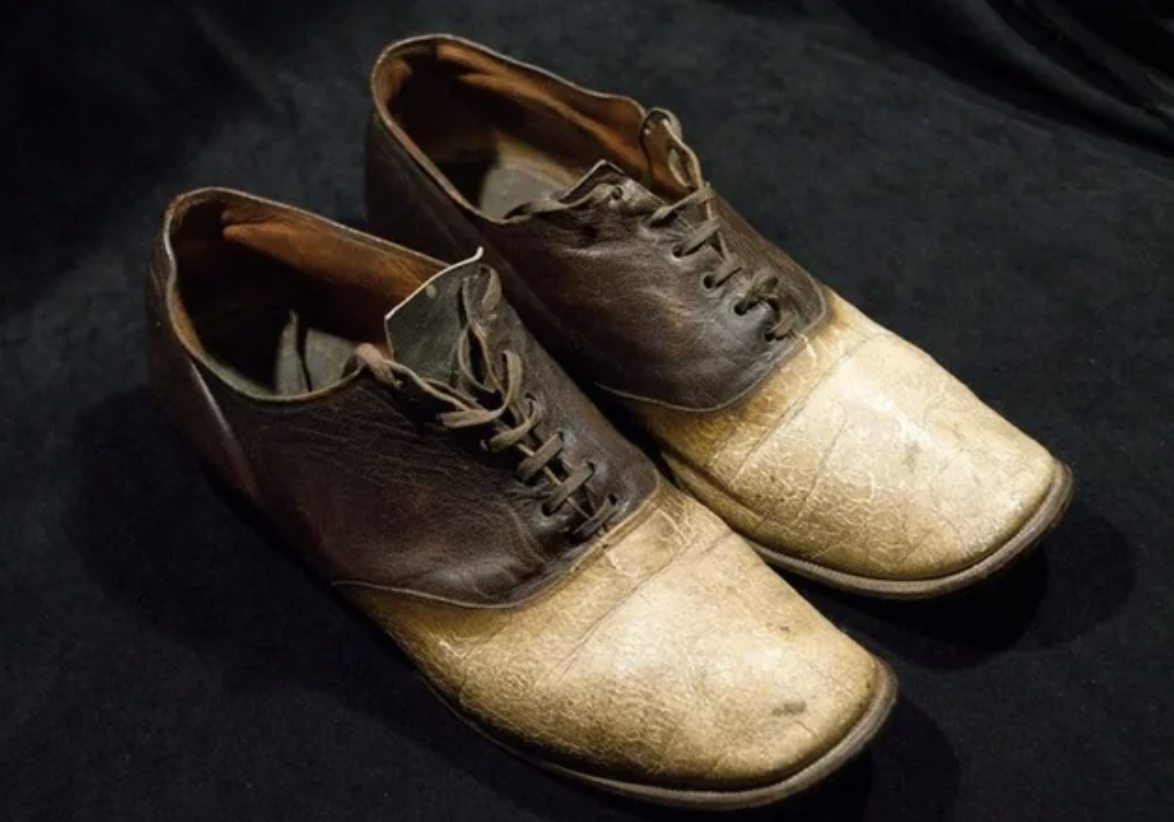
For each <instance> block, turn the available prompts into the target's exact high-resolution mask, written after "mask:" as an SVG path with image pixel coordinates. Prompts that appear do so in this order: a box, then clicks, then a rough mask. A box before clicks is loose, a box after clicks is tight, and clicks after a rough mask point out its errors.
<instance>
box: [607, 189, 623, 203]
mask: <svg viewBox="0 0 1174 822" xmlns="http://www.w3.org/2000/svg"><path fill="white" fill-rule="evenodd" d="M607 196H608V199H610V200H611V201H612V202H613V203H618V202H620V201H621V200H623V199H624V189H623V187H622V186H612V189H611V191H609V192H608V195H607Z"/></svg>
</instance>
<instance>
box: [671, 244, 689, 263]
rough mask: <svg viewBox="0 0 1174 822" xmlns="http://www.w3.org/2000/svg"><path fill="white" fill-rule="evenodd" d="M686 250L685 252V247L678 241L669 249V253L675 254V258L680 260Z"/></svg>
mask: <svg viewBox="0 0 1174 822" xmlns="http://www.w3.org/2000/svg"><path fill="white" fill-rule="evenodd" d="M684 252H685V249H684V248H682V247H681V244H680V243H677V244H676V245H674V246H673V247H672V248H670V249H669V254H672V255H673V259H674V260H679V259H681V258H682V257H684V256H685V253H684Z"/></svg>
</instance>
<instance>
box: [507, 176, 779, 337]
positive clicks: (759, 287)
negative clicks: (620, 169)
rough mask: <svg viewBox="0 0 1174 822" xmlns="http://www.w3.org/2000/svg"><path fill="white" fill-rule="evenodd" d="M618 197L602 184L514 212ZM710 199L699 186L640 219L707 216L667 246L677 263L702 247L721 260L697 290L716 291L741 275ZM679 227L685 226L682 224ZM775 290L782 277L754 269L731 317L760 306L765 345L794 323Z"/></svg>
mask: <svg viewBox="0 0 1174 822" xmlns="http://www.w3.org/2000/svg"><path fill="white" fill-rule="evenodd" d="M623 196H624V192H623V189H622V188H621V187H620V186H619V185H617V184H614V183H613V184H605V185H600V186H597V187H596V188H594V189H592V190H591V192H589V193H588V194H587V195H586V196H584V197H581V198H579V199H577V200H573V201H570V202H563V201H560V200H555V199H551V198H544V199H541V200H537V201H535V202H532V203H527V204H526V205H524V206H522V207H520V208H519V209H517V210H516V211H515V213H519V214H520V213H529V214H543V213H549V212H554V211H565V210H568V209H572V208H579V207H584V206H598V205H600V204H602V203H605V202H607V201H609V200H612V201H618V200H620V199H622V198H623ZM716 196H717V192H715V191H714V190H713V188H712V187H711V186H710V185H709V183H701V184H700V185H698V186H697V187H696V188H695V189H694V190H693V191H692V192H690V193H689V194H686V195H685V196H684V197H681V198H680V199H679V200H677V201H676V202H673V203H669V204H666V205H663V206H660V207H659V208H657V209H656V210H654V211H653V212H651V213H650V214H649V215H648V216H647V217H646V218H645V223H646V225H648V226H649V227H652V228H659V227H663V226H667V225H668V224H669V223H671V222H672V221H673V219H674V218H675V217H677V216H679V215H680V216H681V217H682V219H683V220H684V219H685V218H684V214H685V213H686V212H688V211H689V210H690V209H695V210H696V211H699V212H700V213H702V214H710V216H708V217H706V218H705V219H703V220H701V221H700V222H697V223H696V224H693V225H691V226H690V230H689V233H688V234H686V235H685V236H684V237H683V238H681V240H680V241H679V242H677V243H676V244H675V245H674V246H673V247H672V252H671V253H672V254H673V256H674V257H676V258H678V259H680V258H683V257H688V256H690V255H692V254H696V253H697V252H698V251H700V250H701V249H702V248H704V247H705V246H707V245H708V246H710V247H712V248H713V249H714V250H715V251H716V252H717V254H718V255H719V256H720V257H721V264H720V265H719V266H718V268H717V270H715V271H710V272H708V273H706V274H705V275H704V276H703V277H702V278H701V285H702V286H703V287H704V288H706V289H715V288H722V287H723V286H725V285H726V284H727V283H729V282H730V281H731V280H733V279H734V278H735V277H736V276H737V275H738V274H740V273H742V272H743V271H744V270H745V266H744V265H743V263H742V260H741V258H740V257H738V255H737V254H735V253H734V252H733V251H732V250H731V249H730V247H729V245H728V243H726V242H725V240H724V238H723V237H722V222H721V218H720V217H718V216H717V215H716V214H713V213H712V212H710V211H708V210H707V209H706V208H705V206H706V205H708V204H709V203H710V202H711V201H712V200H713V199H714V197H716ZM685 222H686V223H689V221H688V220H685ZM781 286H782V278H781V277H780V276H779V274H778V273H777V272H775V271H772V270H771V269H769V268H766V267H763V268H760V269H758V270H757V271H755V272H754V273H753V274H752V275H750V278H749V282H748V284H747V286H746V290H745V291H744V292H743V293H742V295H741V296H740V297H739V298H738V300H737V301H736V302H735V303H734V312H735V313H737V314H738V315H739V316H741V315H744V314H746V312H748V311H749V310H750V309H751V308H753V307H754V306H756V305H762V304H765V305H767V306H769V307H770V309H771V314H772V319H773V322H772V323H771V325H770V326H769V327H768V328H767V329H766V330H765V332H764V335H765V337H766V339H767V340H772V341H773V340H781V339H783V338H784V337H786V336H787V335H788V334H790V333H791V331H793V330H794V329H795V327H796V326H797V325H798V324H799V315H798V313H797V312H796V310H795V308H794V306H793V305H792V304H791V303H790V302H789V301H788V300H787V299H786V298H785V297H784V295H783V294H782V289H781Z"/></svg>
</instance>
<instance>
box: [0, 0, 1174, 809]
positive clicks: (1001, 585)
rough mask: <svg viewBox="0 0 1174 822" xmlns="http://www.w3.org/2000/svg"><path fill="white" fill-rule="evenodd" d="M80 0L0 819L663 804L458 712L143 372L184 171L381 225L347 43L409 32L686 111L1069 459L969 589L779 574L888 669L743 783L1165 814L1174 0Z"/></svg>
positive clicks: (45, 40) (60, 154)
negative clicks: (550, 758)
mask: <svg viewBox="0 0 1174 822" xmlns="http://www.w3.org/2000/svg"><path fill="white" fill-rule="evenodd" d="M98 5H99V4H89V3H85V2H80V0H79V1H78V2H42V3H39V4H23V5H22V6H21V7H19V8H14V9H8V10H7V11H6V12H5V15H6V17H7V18H8V19H7V20H5V21H4V23H5V25H4V34H3V55H2V57H0V65H2V67H3V80H2V82H3V94H4V97H3V99H2V100H0V103H2V105H0V118H2V120H0V121H2V122H3V124H4V128H3V134H4V141H5V142H4V151H3V159H2V161H0V186H2V190H3V191H4V194H5V205H4V235H3V241H2V245H0V272H2V274H0V346H2V351H3V354H2V365H3V367H2V368H0V420H2V423H3V424H2V428H0V438H2V439H0V442H2V444H3V449H2V452H0V456H2V459H3V462H2V466H3V471H2V472H0V505H2V509H0V536H2V542H0V819H4V820H13V821H14V822H15V821H16V820H20V821H21V822H23V821H24V820H67V819H85V820H124V819H125V820H139V819H144V820H155V819H170V820H176V821H177V822H178V820H245V819H250V820H251V819H266V820H289V821H290V822H293V821H294V820H311V819H312V820H326V819H345V820H367V819H371V820H376V819H378V820H386V819H470V820H493V819H501V820H524V819H557V820H592V822H598V820H604V819H607V820H622V819H668V818H676V817H677V814H675V813H673V812H670V811H661V810H655V809H649V808H645V807H643V806H639V805H636V804H632V803H628V802H624V801H619V800H614V799H610V798H607V797H605V796H602V795H599V794H595V793H591V792H588V791H585V790H580V789H578V788H575V787H572V786H570V785H568V784H565V783H563V782H560V781H558V780H556V779H553V778H551V777H549V776H546V775H544V774H542V773H540V772H538V771H535V770H533V769H532V768H530V767H528V766H526V765H524V764H522V763H520V762H517V761H515V760H514V759H512V758H510V757H509V756H507V755H505V754H503V753H502V752H500V751H499V750H497V749H495V748H494V747H492V746H490V745H489V744H488V743H486V742H484V741H483V740H482V739H480V738H479V737H477V736H475V735H474V734H472V733H470V732H469V731H468V730H467V729H466V728H465V727H464V726H462V725H461V724H460V723H458V722H457V721H455V720H454V719H453V718H452V717H451V716H450V715H449V714H448V712H447V711H446V710H445V709H444V708H443V707H442V706H440V705H439V704H438V703H437V702H436V701H435V700H434V699H433V697H432V696H431V695H430V693H429V691H428V690H427V689H426V688H425V686H424V685H423V684H422V683H421V682H420V681H419V680H418V679H417V678H416V676H415V675H414V674H413V672H412V670H411V668H410V666H409V665H408V664H407V663H406V661H405V660H404V659H403V657H402V656H401V655H400V654H399V653H398V652H397V651H395V650H394V648H392V647H391V645H390V643H389V642H387V641H385V640H384V639H382V638H381V637H380V636H378V635H377V634H376V632H374V631H373V630H371V629H370V628H368V627H366V626H365V625H364V624H362V623H361V622H360V621H359V620H358V619H357V618H355V617H353V616H352V615H351V614H350V613H349V612H348V611H347V610H346V609H345V608H343V607H341V606H340V605H339V604H338V603H337V602H336V601H335V600H334V599H332V598H331V597H330V596H329V595H328V594H327V593H326V592H325V591H324V589H323V588H322V586H320V585H319V584H317V583H315V582H314V581H313V580H312V579H311V578H310V577H309V576H308V575H307V574H306V573H305V572H303V570H302V569H301V568H300V567H299V566H298V565H296V564H294V563H292V562H290V561H289V560H288V559H287V558H286V557H285V555H284V554H283V553H282V551H281V550H279V549H278V548H277V547H276V546H275V545H274V544H273V543H272V542H271V541H270V540H269V539H268V538H267V537H266V536H265V534H264V532H263V531H262V530H259V529H258V528H256V527H255V526H254V525H253V524H252V523H250V522H249V521H248V519H247V518H244V517H242V516H241V514H240V512H238V511H236V510H234V509H233V507H232V506H231V505H230V504H229V503H228V502H227V501H226V500H225V499H224V498H222V497H221V496H220V495H219V494H218V493H217V492H216V491H215V490H214V489H213V488H212V487H211V486H210V485H209V483H208V482H207V481H206V479H205V477H204V476H203V475H202V473H201V470H200V468H199V466H198V464H197V462H196V461H195V460H194V459H193V457H192V456H191V455H190V454H189V453H188V452H187V450H186V449H185V448H184V447H183V446H182V445H181V444H180V443H179V442H178V440H177V439H175V437H174V436H173V435H172V433H171V431H170V429H169V428H168V427H167V425H166V423H165V421H164V419H163V417H162V415H161V414H160V412H159V411H158V410H157V409H156V408H155V407H154V405H153V404H152V402H151V400H150V398H149V396H148V394H147V392H146V390H145V388H144V370H143V351H142V333H141V332H142V319H141V308H140V302H141V301H140V294H141V288H142V284H143V279H144V271H145V264H146V259H147V253H148V248H149V244H150V239H151V235H152V232H153V231H154V230H155V227H156V223H157V220H158V217H159V214H160V212H161V210H162V208H163V206H164V204H165V203H166V201H167V200H168V199H169V197H170V196H172V195H173V194H174V193H176V192H178V191H180V190H182V189H184V188H190V187H194V186H198V185H205V184H225V185H232V186H236V187H240V188H244V189H248V190H251V191H255V192H258V193H261V194H264V195H267V196H271V197H275V198H278V199H283V200H287V201H290V202H293V203H295V204H298V205H302V206H305V207H309V208H312V209H315V210H318V211H321V212H324V213H326V214H328V215H331V216H334V217H336V218H340V219H343V220H345V221H349V222H351V223H354V224H360V225H361V224H362V221H363V215H362V211H361V203H362V192H361V158H362V152H361V133H362V126H363V122H364V117H365V113H366V105H367V103H366V99H365V78H366V72H367V68H368V66H369V64H370V62H371V60H372V59H373V58H374V56H375V55H376V54H377V52H378V50H379V48H380V47H381V46H382V45H383V44H384V43H385V42H387V41H389V40H391V39H394V38H397V37H401V36H405V35H408V34H413V33H419V32H423V31H429V30H449V31H453V32H456V33H460V34H463V35H465V36H469V37H472V38H475V39H479V40H482V41H485V42H487V43H489V44H490V45H493V46H495V47H498V48H501V49H504V50H506V51H507V52H509V53H511V54H513V55H516V56H518V57H520V58H523V59H527V60H531V61H536V62H539V63H541V64H544V65H546V66H549V67H550V68H552V69H554V70H556V71H559V72H561V73H564V74H567V75H569V76H571V77H572V78H575V79H576V80H578V81H580V82H583V83H585V84H587V85H590V86H594V87H599V88H606V89H613V90H622V91H624V92H627V93H629V94H631V95H633V96H635V97H637V98H639V99H641V100H643V101H645V102H647V103H650V104H656V105H662V106H666V107H669V108H671V109H673V110H675V111H676V112H677V113H678V114H679V115H680V117H681V119H682V121H683V122H684V124H685V129H686V136H687V138H688V139H689V140H690V142H691V144H692V145H693V146H694V147H695V148H696V149H697V150H698V152H699V153H700V155H701V156H702V158H703V160H704V163H705V169H706V171H707V172H708V174H709V176H710V177H711V178H712V180H713V181H714V182H715V184H716V185H717V186H718V187H719V188H720V190H721V191H722V192H723V193H724V194H725V195H726V197H727V198H729V199H730V200H732V201H733V202H735V203H736V204H738V205H739V206H740V207H741V208H742V210H743V211H744V212H745V213H746V214H747V216H749V217H750V218H751V219H752V220H753V221H754V222H755V223H756V224H757V225H758V226H759V227H760V228H762V229H763V230H764V231H765V233H767V234H768V235H769V236H772V237H773V238H775V239H777V240H778V241H780V242H781V243H782V244H784V245H785V246H786V247H787V248H789V249H790V250H791V251H792V252H793V253H794V255H795V256H796V257H797V258H798V259H800V260H801V261H803V262H804V263H806V264H807V265H808V266H809V267H810V268H811V269H813V270H814V271H815V272H817V274H818V275H819V276H821V277H822V278H823V279H824V280H826V281H827V282H828V283H830V284H831V285H833V286H834V287H835V288H837V289H839V290H840V291H841V292H842V293H843V294H844V295H846V296H847V297H848V298H849V299H850V300H852V301H853V302H855V303H857V304H858V305H859V306H860V307H861V308H863V309H864V310H865V311H867V312H868V313H869V314H871V315H872V316H873V317H875V318H876V319H878V320H880V321H881V322H883V323H885V324H887V325H889V326H891V327H893V328H894V329H896V330H898V331H899V332H901V333H902V334H904V335H906V336H907V337H909V338H910V339H911V340H913V341H914V342H915V343H918V344H919V345H921V346H923V347H924V348H926V349H928V350H929V351H930V352H932V353H933V354H934V355H935V356H936V357H937V358H938V359H939V360H941V361H942V362H943V363H944V364H945V365H946V366H947V367H949V368H950V369H951V370H953V371H954V372H955V373H956V374H958V375H959V376H960V377H961V378H962V379H964V380H965V381H966V382H967V383H969V384H970V385H971V386H972V387H973V388H974V389H975V390H976V391H977V392H978V393H979V394H980V395H981V396H983V397H984V398H985V399H987V400H988V401H989V402H990V403H991V404H992V405H993V406H994V407H995V408H997V409H998V410H1000V411H1001V412H1003V413H1004V414H1006V415H1007V416H1008V417H1010V418H1011V419H1012V420H1014V421H1015V422H1017V423H1018V424H1020V425H1021V426H1022V427H1024V428H1025V429H1026V430H1028V431H1030V432H1032V433H1033V434H1035V435H1036V436H1037V437H1038V438H1039V439H1041V440H1042V441H1043V442H1044V443H1046V444H1047V445H1048V446H1049V447H1051V448H1052V449H1053V450H1054V451H1055V452H1056V453H1058V454H1060V455H1062V456H1063V457H1065V458H1066V459H1067V460H1069V461H1070V462H1071V463H1072V465H1073V466H1074V467H1075V470H1076V474H1077V478H1078V490H1077V497H1076V501H1075V503H1074V505H1073V507H1072V509H1071V511H1070V513H1069V515H1068V517H1067V519H1066V520H1065V522H1064V524H1063V525H1062V526H1061V527H1060V529H1059V530H1058V531H1057V532H1056V533H1055V534H1054V535H1053V536H1052V537H1051V539H1049V540H1048V542H1047V545H1046V548H1045V549H1044V550H1043V551H1042V552H1041V553H1039V554H1037V555H1035V556H1034V557H1033V558H1032V559H1030V560H1029V561H1028V562H1027V563H1026V564H1025V565H1023V566H1022V567H1019V568H1018V569H1017V570H1016V571H1015V572H1014V573H1013V574H1011V575H1010V576H1008V577H1006V578H1004V579H1003V580H1000V581H998V582H997V583H994V584H991V585H988V586H986V587H985V588H983V589H981V590H979V591H977V592H975V593H973V594H971V595H968V596H964V597H961V598H958V599H955V600H950V601H945V602H939V603H922V604H885V603H877V602H870V601H865V600H861V599H857V598H854V597H850V596H841V595H835V594H832V593H829V592H827V591H824V590H821V589H819V588H818V587H816V586H812V585H802V586H801V587H802V588H803V590H804V591H805V592H807V593H808V594H809V595H810V596H811V598H812V599H813V600H814V601H815V602H816V603H817V604H818V605H819V606H820V607H821V608H823V609H824V610H825V612H826V613H828V614H829V615H830V616H831V617H832V618H833V619H834V620H835V621H836V622H837V623H839V624H841V625H842V626H843V627H844V628H845V629H846V630H847V631H849V632H850V633H851V634H853V635H854V636H855V637H857V638H858V639H859V640H860V641H861V642H863V643H865V644H866V645H867V646H869V647H870V648H872V649H873V650H875V651H876V652H877V653H878V654H880V655H882V656H884V657H885V658H886V659H888V660H889V661H890V662H892V663H893V664H894V666H895V667H896V669H897V671H898V673H899V675H900V677H901V682H902V687H903V697H902V700H901V702H900V705H899V707H898V708H897V710H896V713H895V715H894V717H893V720H892V723H891V725H890V726H889V728H888V729H887V731H886V732H885V733H884V734H883V736H882V737H881V738H880V739H879V740H878V741H877V744H876V745H875V746H874V747H873V748H872V750H871V751H870V753H869V754H868V755H867V756H865V757H864V758H863V759H861V760H860V761H859V762H857V763H855V764H854V765H852V766H851V767H849V768H848V769H847V770H845V771H844V772H843V773H842V774H840V775H839V776H838V777H837V778H835V779H833V780H832V781H831V782H829V783H827V784H826V785H825V786H824V787H822V788H821V789H819V790H817V791H816V792H815V793H813V794H811V795H809V796H806V797H804V798H801V799H799V800H797V801H794V802H791V803H789V804H787V805H784V806H782V807H780V808H774V809H767V810H763V811H759V812H757V813H756V814H750V816H753V817H755V818H762V819H767V818H787V819H795V820H864V819H867V820H903V821H904V822H918V821H919V820H937V819H957V820H1052V819H1056V820H1084V819H1096V820H1169V819H1171V818H1174V785H1172V780H1174V767H1172V765H1171V759H1172V757H1174V716H1172V711H1171V709H1170V700H1171V693H1172V691H1174V664H1172V663H1174V632H1172V630H1171V618H1172V616H1174V598H1172V597H1171V596H1170V595H1169V590H1170V587H1171V576H1172V574H1174V556H1172V553H1174V544H1172V541H1174V527H1172V526H1174V504H1172V503H1171V499H1170V495H1171V488H1172V487H1174V453H1172V450H1174V449H1172V448H1171V443H1172V439H1174V419H1172V413H1171V410H1172V408H1174V377H1172V369H1174V345H1172V343H1171V336H1172V334H1174V283H1172V282H1171V279H1170V272H1171V269H1172V268H1174V245H1172V242H1171V236H1170V231H1169V229H1170V220H1171V216H1172V215H1174V178H1172V175H1171V168H1172V166H1171V161H1170V158H1169V151H1170V147H1171V146H1174V140H1172V139H1171V133H1172V132H1171V131H1170V129H1169V127H1168V126H1167V125H1166V121H1165V120H1164V119H1163V116H1164V108H1163V107H1164V106H1165V105H1166V102H1165V97H1164V96H1163V94H1164V92H1163V91H1162V89H1163V88H1167V87H1168V84H1167V85H1164V84H1165V83H1166V78H1167V75H1164V74H1163V73H1162V72H1163V68H1162V65H1161V64H1162V62H1163V60H1165V61H1166V66H1167V67H1168V65H1169V63H1168V59H1169V55H1170V53H1171V52H1170V51H1168V50H1165V51H1163V50H1162V49H1161V48H1158V47H1157V46H1159V45H1160V44H1161V42H1167V41H1158V40H1155V41H1153V42H1149V43H1148V46H1147V48H1148V51H1147V50H1146V49H1143V48H1141V46H1138V47H1137V48H1136V49H1133V50H1130V48H1129V42H1130V39H1129V38H1130V37H1131V36H1133V35H1131V32H1133V33H1134V34H1136V31H1138V29H1137V25H1140V24H1139V23H1138V21H1139V20H1142V17H1144V15H1146V14H1148V15H1150V17H1147V18H1145V20H1149V21H1150V22H1154V21H1162V20H1163V18H1162V16H1161V14H1162V7H1165V9H1166V12H1167V13H1168V12H1169V6H1168V5H1167V4H1165V3H1156V2H1143V0H1130V2H1129V3H1126V4H1125V5H1127V6H1129V9H1130V12H1131V14H1132V16H1127V15H1124V14H1123V15H1121V16H1120V17H1114V16H1113V15H1112V14H1110V13H1109V11H1108V10H1110V9H1111V7H1110V6H1109V5H1106V4H1105V3H1097V2H1093V0H1089V2H1087V3H1084V4H1082V5H1081V4H1077V6H1074V5H1073V4H1071V3H1069V4H1064V3H1061V2H1058V1H1056V0H1054V1H1053V2H1049V3H1042V2H1010V1H1009V0H1008V2H990V3H985V2H979V0H949V2H945V0H940V1H939V2H934V3H930V2H920V3H915V2H912V0H910V1H909V2H894V0H884V2H882V1H881V0H876V1H875V2H865V1H864V0H860V2H848V1H847V0H845V2H841V3H833V2H817V0H807V1H806V2H801V0H791V2H783V1H782V0H779V2H750V0H720V1H719V2H706V1H705V0H606V1H603V0H601V1H600V2H578V3H571V2H554V1H553V0H546V2H543V0H498V1H497V2H485V0H480V1H479V2H474V0H466V2H451V3H439V2H424V0H419V1H418V2H395V1H394V0H385V2H382V3H378V4H376V3H359V2H353V1H352V0H340V1H339V2H323V0H317V1H316V2H310V0H286V2H283V3H277V2H273V3H268V4H259V3H243V2H228V1H227V0H204V2H178V1H177V0H156V2H146V0H142V1H141V2H139V1H138V0H134V1H128V2H123V3H121V4H114V6H112V7H111V6H110V5H109V4H101V5H104V6H106V8H104V9H103V10H99V9H98ZM1139 14H1140V15H1142V17H1139V16H1138V15H1139ZM1049 15H1050V16H1049ZM1106 19H1110V20H1114V21H1115V22H1116V25H1108V24H1106V23H1105V22H1104V21H1105V20H1106ZM1057 21H1059V22H1057ZM1098 21H1099V22H1098ZM1164 22H1165V23H1166V24H1169V19H1164ZM1131 26H1133V28H1130V27H1131ZM1158 30H1159V29H1158V28H1154V29H1153V31H1158ZM1065 32H1067V34H1065ZM1161 32H1163V33H1164V35H1165V36H1167V37H1168V36H1169V32H1170V29H1161ZM1155 43H1156V44H1157V45H1155ZM1125 53H1128V54H1131V55H1133V56H1132V57H1130V58H1129V59H1126V58H1124V57H1122V55H1123V54H1125ZM1139 55H1140V56H1139ZM1147 55H1148V56H1147Z"/></svg>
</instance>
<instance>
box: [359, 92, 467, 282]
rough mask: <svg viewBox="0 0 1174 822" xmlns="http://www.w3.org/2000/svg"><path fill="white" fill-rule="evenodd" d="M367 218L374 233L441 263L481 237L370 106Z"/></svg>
mask: <svg viewBox="0 0 1174 822" xmlns="http://www.w3.org/2000/svg"><path fill="white" fill-rule="evenodd" d="M366 149H367V151H366V153H367V159H366V174H365V184H366V200H367V218H368V221H369V222H370V225H371V230H372V231H374V232H375V233H376V234H378V235H380V236H381V237H384V238H385V239H388V240H391V241H392V242H396V243H400V244H402V245H405V246H408V247H409V248H411V249H413V250H415V251H420V252H422V253H424V254H428V255H429V256H432V257H436V258H437V259H439V260H443V261H445V262H452V261H454V260H462V259H465V258H467V257H469V256H470V255H471V254H473V253H474V252H475V251H476V250H477V248H478V247H480V246H481V245H483V243H484V241H483V240H482V238H481V237H480V233H479V232H478V231H477V229H476V228H475V227H474V226H473V225H472V224H471V223H470V222H469V220H468V218H467V217H466V216H465V215H464V214H463V213H462V212H461V210H460V208H459V207H458V206H457V205H456V204H455V203H454V202H452V200H451V199H450V198H449V196H448V194H447V193H446V192H444V191H443V190H442V189H441V186H440V184H439V183H437V182H436V181H435V180H433V179H431V178H430V177H429V176H428V174H427V173H426V172H425V171H424V170H423V169H421V168H420V167H419V165H418V164H417V163H416V161H415V160H414V159H413V158H412V157H411V156H410V155H409V154H408V152H407V150H406V149H405V148H404V147H403V146H402V145H400V143H399V141H398V140H397V139H396V138H395V136H394V135H392V134H391V133H390V131H389V129H388V127H387V126H386V125H385V124H384V123H383V122H382V120H381V119H380V115H379V111H378V110H377V109H375V110H373V111H372V113H371V116H370V117H369V118H368V121H367V138H366Z"/></svg>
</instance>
